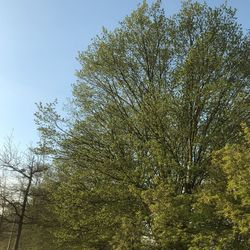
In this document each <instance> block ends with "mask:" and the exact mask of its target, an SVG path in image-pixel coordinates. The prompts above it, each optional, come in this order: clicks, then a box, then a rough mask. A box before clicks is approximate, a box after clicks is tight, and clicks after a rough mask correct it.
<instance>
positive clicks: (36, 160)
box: [0, 140, 47, 250]
mask: <svg viewBox="0 0 250 250" xmlns="http://www.w3.org/2000/svg"><path fill="white" fill-rule="evenodd" d="M0 167H1V168H2V169H3V170H4V171H7V172H8V174H7V175H8V176H9V179H10V182H11V183H12V186H13V187H14V189H15V192H14V193H13V192H12V195H11V196H10V195H9V196H8V197H7V196H6V195H5V194H3V195H1V198H2V199H3V200H4V201H5V203H7V204H8V206H9V208H11V209H12V210H13V218H12V220H11V219H10V220H9V222H12V223H14V224H16V225H17V233H16V240H15V245H14V249H15V250H17V249H19V244H20V239H21V234H22V229H23V225H24V223H25V220H27V219H28V220H30V219H31V218H29V217H28V216H27V213H26V211H27V206H28V204H29V200H30V199H31V197H30V196H31V192H30V191H31V187H32V184H33V182H34V181H35V180H36V178H37V177H39V175H41V173H43V172H44V171H46V170H47V166H46V165H45V164H44V161H43V159H41V157H40V156H38V155H36V154H34V153H33V152H32V150H30V149H29V150H28V152H27V153H24V154H20V153H19V152H18V151H17V150H16V148H15V147H14V146H13V144H12V143H11V141H10V140H9V141H8V142H7V143H6V144H5V145H4V147H3V149H2V151H1V152H0ZM6 219H7V218H6ZM13 229H14V228H13Z"/></svg>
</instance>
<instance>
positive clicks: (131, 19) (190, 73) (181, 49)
mask: <svg viewBox="0 0 250 250" xmlns="http://www.w3.org/2000/svg"><path fill="white" fill-rule="evenodd" d="M249 45H250V39H249V35H246V34H244V32H243V31H242V28H241V26H240V25H239V24H238V23H237V20H236V18H235V10H233V9H232V8H230V7H228V6H226V5H222V6H220V7H217V8H210V7H209V6H207V5H206V4H199V3H197V2H190V1H189V2H185V3H184V4H183V6H182V9H181V10H180V12H179V13H178V14H176V15H174V16H172V17H170V18H167V17H166V15H165V13H164V11H163V10H162V9H161V5H160V1H157V2H155V3H154V4H153V5H152V6H149V5H148V4H147V3H146V2H143V3H142V4H141V5H140V6H139V7H138V9H137V10H135V11H134V12H132V14H131V15H130V16H128V17H126V18H125V19H124V21H123V22H121V24H120V26H119V27H118V28H116V29H115V30H114V31H112V32H110V31H107V30H105V29H104V30H103V32H102V34H101V35H100V36H98V37H97V38H95V39H94V40H93V42H92V43H91V44H90V46H89V48H88V49H87V50H86V51H85V52H83V53H79V57H78V59H79V62H80V63H81V69H80V70H79V71H78V72H77V76H78V81H77V83H76V84H75V85H74V87H73V95H74V98H73V101H72V108H71V110H72V112H71V118H70V121H68V123H67V125H61V124H62V122H64V121H63V119H61V117H60V116H59V115H58V114H57V113H56V112H55V106H54V105H53V104H49V105H45V106H44V105H42V104H41V105H39V106H38V107H39V112H38V113H37V114H36V115H37V122H38V125H39V130H40V131H41V133H42V135H43V138H44V140H45V142H46V145H47V146H46V150H47V151H48V153H52V154H53V155H54V157H55V161H54V164H55V166H56V169H55V172H56V173H55V177H54V179H53V180H52V182H51V186H52V188H51V195H52V197H53V199H54V200H55V205H54V206H53V213H54V216H55V218H57V219H58V222H59V224H60V225H61V227H59V228H58V230H57V231H56V232H54V234H55V236H56V238H57V239H58V242H59V243H60V244H61V247H64V246H65V247H66V248H67V246H70V247H71V249H74V248H75V249H112V248H114V249H201V247H203V246H202V245H199V244H200V243H199V242H198V241H199V235H200V233H201V232H200V231H199V225H204V227H202V230H205V231H206V233H207V235H208V237H210V236H211V235H213V234H217V230H218V227H217V226H216V223H214V224H209V223H206V220H208V219H207V218H206V216H208V217H209V216H210V215H211V214H209V213H210V210H209V209H207V210H208V211H205V212H204V211H203V210H202V212H200V210H199V209H198V208H197V209H195V208H196V207H199V206H198V205H199V200H200V199H201V198H198V197H200V196H202V195H201V193H203V192H205V191H204V189H205V188H206V185H205V184H206V183H208V182H209V181H210V179H211V178H212V177H211V173H210V169H211V155H212V152H213V151H215V150H219V149H221V148H223V147H224V146H225V145H226V144H227V143H237V142H239V141H241V139H242V138H241V136H239V131H240V129H241V123H242V122H244V123H246V124H247V123H249V105H248V103H249V71H250V67H249V66H250V63H249V62H250V60H249V56H250V50H249V48H250V46H249ZM199 195H200V196H199ZM202 209H203V208H202ZM204 209H205V208H204ZM210 219H211V220H212V218H210ZM228 220H229V219H228V218H226V219H225V218H224V217H223V218H222V220H221V224H222V225H224V224H227V223H228ZM217 223H219V221H217ZM206 225H207V227H206ZM211 225H213V227H212V228H211ZM227 226H228V230H233V228H232V227H233V226H232V225H231V224H230V225H227ZM230 226H231V227H230ZM219 228H220V227H219ZM220 233H221V237H222V238H225V237H227V235H226V231H223V230H222V231H220ZM204 235H205V234H204ZM204 235H202V236H201V237H203V236H204ZM204 237H205V236H204ZM228 237H231V235H230V236H228ZM237 240H238V243H240V242H241V239H240V238H239V239H235V241H237ZM197 242H198V243H197ZM204 244H206V245H205V246H206V247H208V249H211V247H212V248H213V247H216V246H217V245H216V244H219V243H218V242H217V241H215V240H213V239H211V240H208V241H207V243H204ZM218 246H219V245H218ZM192 247H194V248H192ZM195 247H198V248H195ZM209 247H210V248H209ZM218 249H221V248H218Z"/></svg>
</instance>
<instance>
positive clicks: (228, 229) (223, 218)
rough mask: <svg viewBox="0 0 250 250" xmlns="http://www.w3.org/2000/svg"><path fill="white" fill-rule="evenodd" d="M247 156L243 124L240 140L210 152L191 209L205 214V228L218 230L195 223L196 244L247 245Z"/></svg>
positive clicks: (248, 140)
mask: <svg viewBox="0 0 250 250" xmlns="http://www.w3.org/2000/svg"><path fill="white" fill-rule="evenodd" d="M249 156H250V130H249V128H247V127H244V140H243V141H242V142H241V143H239V144H231V145H229V144H228V145H226V146H225V147H224V148H222V149H221V150H218V151H216V152H214V153H213V167H212V168H211V169H210V176H211V178H210V179H209V181H207V182H206V183H205V184H204V187H203V188H202V191H201V192H200V193H199V195H197V197H198V200H197V203H196V205H195V207H194V209H197V214H201V215H202V217H203V218H207V220H206V223H207V224H208V225H206V227H207V228H209V227H210V228H213V227H214V228H216V231H218V232H219V233H217V234H215V233H213V234H212V233H210V234H208V231H204V230H203V229H202V227H204V225H202V224H198V226H199V234H197V236H198V237H196V238H194V242H195V245H196V244H197V245H196V246H197V247H202V246H203V249H209V246H211V243H210V244H209V241H210V242H211V241H213V242H216V246H217V247H220V249H225V248H233V249H247V248H248V247H249V246H250V230H249V228H250V227H249V226H250V195H249V194H250V192H249V191H250V190H249V185H248V183H249V181H250V158H249ZM209 217H210V218H209ZM218 222H219V223H218ZM214 231H215V230H214ZM204 246H206V247H207V248H205V247H204ZM195 249H199V248H195Z"/></svg>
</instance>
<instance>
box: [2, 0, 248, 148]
mask: <svg viewBox="0 0 250 250" xmlns="http://www.w3.org/2000/svg"><path fill="white" fill-rule="evenodd" d="M140 2H141V1H140V0H0V144H1V143H2V142H3V139H4V137H6V136H8V135H10V134H11V133H12V132H13V135H14V138H15V142H16V143H18V144H19V145H20V146H21V147H24V146H26V145H30V143H31V142H33V144H35V142H36V140H37V132H36V127H35V124H34V116H33V114H34V112H35V111H36V106H35V103H36V102H40V101H42V102H51V101H53V100H54V99H56V98H57V99H58V101H59V102H61V103H62V102H65V100H66V98H68V97H70V96H71V84H72V83H74V82H75V80H76V79H75V76H74V73H75V70H76V69H77V68H79V65H78V62H77V60H76V59H75V57H76V56H77V52H78V51H82V50H84V49H86V47H87V45H88V44H89V43H90V40H91V38H93V37H94V36H96V35H97V34H99V33H100V31H101V28H102V27H103V26H104V27H106V28H108V29H113V28H114V27H116V26H117V25H118V22H119V21H121V20H122V19H123V18H124V17H125V16H126V15H128V14H129V13H130V12H131V11H132V10H133V9H135V8H136V7H137V5H138V4H139V3H140ZM148 2H149V3H151V2H152V0H149V1H148ZM162 2H163V6H164V8H165V10H166V12H167V14H173V13H175V12H176V11H177V10H178V9H179V8H180V3H181V1H180V0H162ZM223 2H224V1H223V0H208V1H207V3H208V4H209V5H212V6H214V5H218V4H221V3H223ZM228 3H229V4H230V5H231V6H233V7H235V8H237V9H238V14H237V16H238V18H239V22H240V23H242V25H243V28H244V29H249V28H250V19H249V10H250V0H229V1H228Z"/></svg>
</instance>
